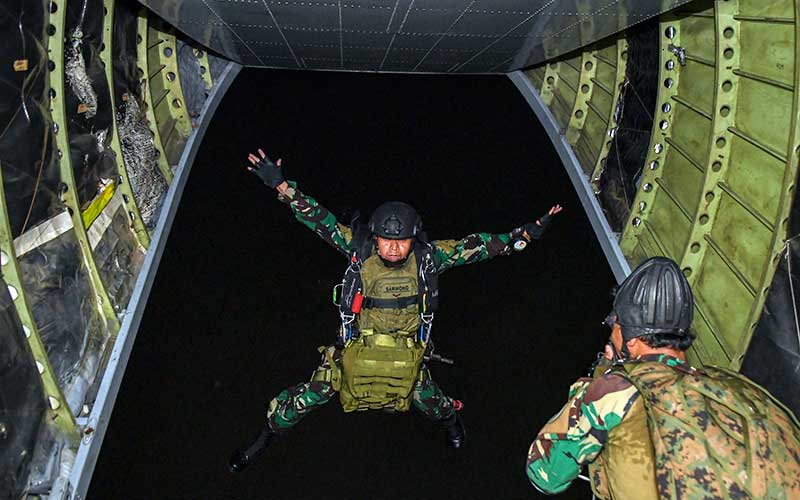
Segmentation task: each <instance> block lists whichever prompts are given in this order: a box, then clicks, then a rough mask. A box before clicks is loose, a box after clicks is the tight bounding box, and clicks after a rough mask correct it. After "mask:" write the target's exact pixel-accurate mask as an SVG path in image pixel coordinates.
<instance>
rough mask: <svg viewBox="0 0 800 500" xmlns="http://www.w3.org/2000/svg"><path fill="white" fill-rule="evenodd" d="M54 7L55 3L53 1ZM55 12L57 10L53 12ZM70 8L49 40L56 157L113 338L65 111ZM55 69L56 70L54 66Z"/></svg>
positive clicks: (58, 17) (54, 21)
mask: <svg viewBox="0 0 800 500" xmlns="http://www.w3.org/2000/svg"><path fill="white" fill-rule="evenodd" d="M51 4H53V2H51ZM51 10H53V9H51ZM66 12H67V9H66V5H60V6H58V7H57V8H56V9H55V12H54V13H52V14H50V25H51V26H53V28H54V32H53V34H52V35H51V36H50V38H49V40H48V52H49V57H50V63H51V64H50V65H51V68H52V69H51V71H49V73H48V89H53V90H54V91H55V92H54V93H51V98H50V113H51V115H52V117H53V137H54V139H55V144H56V148H57V151H56V157H57V159H58V162H59V169H60V172H61V181H62V182H63V183H64V185H65V186H66V190H65V191H64V193H63V194H62V198H63V201H64V203H65V204H66V206H67V210H69V213H70V216H71V217H72V225H73V228H74V231H75V237H76V239H77V240H78V245H79V246H80V250H81V254H82V256H83V261H84V264H85V265H86V270H87V273H88V274H89V281H90V283H91V284H92V290H93V291H94V295H95V300H96V301H97V304H98V306H99V308H100V311H101V312H102V317H103V319H104V320H105V323H106V327H107V328H108V331H109V333H110V334H111V335H112V336H113V335H115V334H116V332H117V331H118V330H119V319H118V318H117V314H116V312H115V311H114V306H113V305H112V303H111V300H110V299H109V297H108V292H107V291H106V288H105V285H104V284H103V280H102V278H101V277H100V272H99V271H98V269H97V264H96V263H95V260H94V255H93V254H92V247H91V245H90V244H89V238H88V236H87V234H86V228H85V227H84V226H83V218H82V217H81V211H80V205H79V203H78V196H77V195H78V190H77V188H76V184H75V175H74V173H73V170H72V158H71V157H70V154H69V138H68V137H69V136H68V130H67V117H66V111H65V109H64V98H63V95H64V88H65V87H64V26H65V19H66ZM53 66H54V67H53Z"/></svg>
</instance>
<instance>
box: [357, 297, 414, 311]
mask: <svg viewBox="0 0 800 500" xmlns="http://www.w3.org/2000/svg"><path fill="white" fill-rule="evenodd" d="M418 302H419V296H418V295H411V296H408V297H400V298H397V299H379V298H375V297H364V303H363V304H362V306H361V307H366V308H369V309H405V308H406V307H408V306H413V305H414V304H417V303H418Z"/></svg>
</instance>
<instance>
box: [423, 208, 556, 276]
mask: <svg viewBox="0 0 800 500" xmlns="http://www.w3.org/2000/svg"><path fill="white" fill-rule="evenodd" d="M561 210H562V208H561V205H553V207H552V208H550V210H549V211H548V212H547V213H546V214H545V215H543V216H542V217H540V218H539V219H538V220H537V221H536V222H531V223H528V224H525V225H524V226H521V227H518V228H516V229H514V230H513V231H511V232H510V233H500V234H490V233H475V234H470V235H469V236H467V237H465V238H462V239H460V240H438V241H434V242H433V247H434V249H435V250H436V253H435V255H434V258H435V260H436V263H437V272H439V273H442V272H444V271H446V270H448V269H451V268H453V267H458V266H463V265H465V264H474V263H476V262H483V261H485V260H489V259H492V258H494V257H497V256H498V255H509V254H511V251H512V249H513V248H514V247H516V248H517V249H518V250H522V249H523V248H525V245H526V244H527V242H529V241H531V240H532V239H535V240H538V239H539V238H541V236H542V234H543V233H544V230H545V229H546V228H547V225H548V224H549V222H550V219H551V218H552V217H553V216H554V215H556V214H557V213H559V212H560V211H561ZM520 242H522V243H521V244H520Z"/></svg>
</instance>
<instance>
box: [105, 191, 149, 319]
mask: <svg viewBox="0 0 800 500" xmlns="http://www.w3.org/2000/svg"><path fill="white" fill-rule="evenodd" d="M116 199H117V200H118V199H119V193H118V194H117V198H116ZM107 209H108V210H105V211H104V213H103V214H101V216H100V217H98V219H97V220H96V221H95V222H94V225H103V226H106V229H105V232H104V233H103V236H102V237H101V238H100V240H99V241H98V243H97V246H96V247H95V250H94V259H95V262H96V263H97V267H98V269H99V270H100V275H101V277H102V279H103V283H105V285H106V291H108V296H109V298H110V299H111V302H113V305H114V310H115V311H117V312H122V311H124V310H125V309H126V308H127V306H128V301H129V300H130V298H131V294H132V293H133V287H134V285H135V283H136V275H137V274H139V269H140V268H141V267H142V262H143V261H144V252H143V251H142V248H141V247H140V246H139V244H138V242H137V241H136V239H135V237H134V236H133V233H132V232H131V230H130V227H129V224H128V217H127V214H126V213H125V207H124V206H122V205H121V204H120V203H114V202H112V203H109V206H108V207H107ZM94 225H93V226H94Z"/></svg>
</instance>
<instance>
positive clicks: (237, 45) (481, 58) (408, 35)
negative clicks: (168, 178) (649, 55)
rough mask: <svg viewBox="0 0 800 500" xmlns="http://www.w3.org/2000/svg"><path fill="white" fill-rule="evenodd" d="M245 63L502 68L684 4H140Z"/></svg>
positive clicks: (415, 0) (529, 0) (643, 0)
mask: <svg viewBox="0 0 800 500" xmlns="http://www.w3.org/2000/svg"><path fill="white" fill-rule="evenodd" d="M140 1H141V3H142V4H144V5H145V6H147V7H148V8H150V9H151V10H153V11H154V12H156V13H157V14H158V15H160V16H161V17H162V18H164V19H165V20H166V21H168V22H169V23H170V24H172V25H174V26H176V27H177V28H179V29H180V30H181V31H183V32H184V33H186V34H187V35H189V36H190V37H192V38H194V39H195V40H196V41H198V42H200V43H202V44H203V45H205V46H207V47H209V48H211V49H213V50H214V51H216V52H218V53H220V54H222V55H224V56H226V57H227V58H229V59H232V60H234V61H237V62H239V63H241V64H243V65H245V66H255V67H271V68H290V69H315V70H345V71H383V72H433V73H505V72H509V71H513V70H517V69H521V68H524V67H527V66H531V65H533V64H537V63H540V62H542V61H546V60H548V59H550V58H553V57H556V56H558V55H561V54H565V53H567V52H570V51H572V50H575V49H577V48H579V47H582V46H585V45H588V44H590V43H592V42H595V41H597V40H600V39H603V38H605V37H607V36H609V35H611V34H613V33H616V32H618V31H621V30H624V29H625V28H627V27H628V26H631V25H633V24H636V23H638V22H640V21H643V20H645V19H647V18H649V17H653V16H656V15H658V14H660V13H662V12H666V11H669V10H672V9H674V8H676V7H678V6H680V5H682V4H684V3H687V2H688V0H345V1H342V0H321V1H275V0H140Z"/></svg>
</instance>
